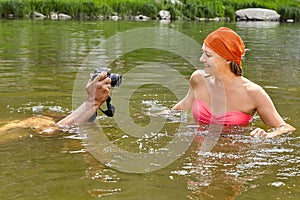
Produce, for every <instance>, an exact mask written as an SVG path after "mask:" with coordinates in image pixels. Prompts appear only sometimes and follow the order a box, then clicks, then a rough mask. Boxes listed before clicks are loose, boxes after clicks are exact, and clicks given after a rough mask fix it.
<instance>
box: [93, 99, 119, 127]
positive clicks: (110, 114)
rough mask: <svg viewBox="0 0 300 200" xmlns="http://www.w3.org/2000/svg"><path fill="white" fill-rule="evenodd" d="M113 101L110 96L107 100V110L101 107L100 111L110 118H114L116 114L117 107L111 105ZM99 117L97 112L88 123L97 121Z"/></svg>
mask: <svg viewBox="0 0 300 200" xmlns="http://www.w3.org/2000/svg"><path fill="white" fill-rule="evenodd" d="M110 101H111V97H110V96H109V97H108V98H107V99H106V107H107V110H102V109H101V108H100V107H99V110H101V111H102V112H103V113H104V114H105V115H106V116H108V117H113V116H114V114H115V107H114V106H113V105H112V104H111V103H110ZM96 117H97V112H95V113H94V114H93V115H92V116H91V117H90V118H89V119H88V121H89V122H92V121H94V120H95V119H96Z"/></svg>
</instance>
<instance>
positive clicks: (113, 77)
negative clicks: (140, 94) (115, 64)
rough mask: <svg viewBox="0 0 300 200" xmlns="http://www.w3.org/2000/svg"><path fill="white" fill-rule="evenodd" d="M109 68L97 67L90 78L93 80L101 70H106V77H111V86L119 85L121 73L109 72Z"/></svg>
mask: <svg viewBox="0 0 300 200" xmlns="http://www.w3.org/2000/svg"><path fill="white" fill-rule="evenodd" d="M110 71H111V69H110V68H98V69H95V71H94V73H93V76H92V80H94V79H95V78H96V77H97V76H98V74H100V73H102V72H106V73H107V77H108V78H110V79H111V83H110V85H111V87H119V86H120V85H121V83H122V75H120V74H113V73H110Z"/></svg>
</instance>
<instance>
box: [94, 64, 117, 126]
mask: <svg viewBox="0 0 300 200" xmlns="http://www.w3.org/2000/svg"><path fill="white" fill-rule="evenodd" d="M110 71H111V69H110V68H97V69H95V71H94V73H93V75H92V80H94V79H95V78H96V77H97V76H98V75H99V74H100V73H102V72H106V73H107V77H108V78H110V79H111V83H110V85H111V86H112V87H116V86H117V87H119V86H120V85H121V83H122V75H120V74H112V73H110ZM110 101H111V97H110V96H109V97H108V98H107V99H106V107H107V110H102V109H101V108H100V107H99V110H101V111H102V112H103V113H104V114H105V115H106V116H108V117H113V116H114V114H115V107H114V106H113V105H112V104H111V103H110ZM96 117H97V112H96V113H95V114H94V115H93V116H91V117H90V119H89V120H88V121H89V122H92V121H94V120H95V119H96Z"/></svg>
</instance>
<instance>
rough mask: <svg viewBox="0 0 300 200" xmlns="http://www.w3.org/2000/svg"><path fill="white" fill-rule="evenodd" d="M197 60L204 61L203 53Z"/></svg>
mask: <svg viewBox="0 0 300 200" xmlns="http://www.w3.org/2000/svg"><path fill="white" fill-rule="evenodd" d="M199 61H200V62H205V55H204V53H203V54H202V55H201V56H200V58H199Z"/></svg>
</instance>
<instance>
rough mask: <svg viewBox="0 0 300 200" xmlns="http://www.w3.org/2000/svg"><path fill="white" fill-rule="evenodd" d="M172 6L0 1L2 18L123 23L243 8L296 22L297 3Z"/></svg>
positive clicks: (220, 1)
mask: <svg viewBox="0 0 300 200" xmlns="http://www.w3.org/2000/svg"><path fill="white" fill-rule="evenodd" d="M181 2H182V3H180V4H179V3H177V4H172V3H171V2H170V1H168V0H94V1H92V0H0V15H1V17H2V18H8V17H11V18H24V17H28V16H29V15H30V14H31V13H32V12H34V11H36V12H39V13H42V14H44V15H50V13H51V12H58V13H64V14H68V15H71V16H72V17H73V18H77V19H82V18H98V16H100V15H101V16H104V18H106V17H109V16H112V15H118V16H120V17H122V18H123V19H126V18H128V17H130V16H136V15H140V14H141V15H145V16H148V17H151V18H152V19H155V18H156V17H157V14H158V12H159V11H160V10H162V9H164V10H168V11H170V12H171V15H172V20H177V19H187V20H196V19H200V18H214V17H221V18H230V19H231V20H235V11H236V10H239V9H243V8H258V7H259V8H268V9H273V10H276V11H277V12H278V13H279V14H280V15H281V20H282V21H285V20H286V19H294V20H295V21H300V1H298V0H182V1H181Z"/></svg>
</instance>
